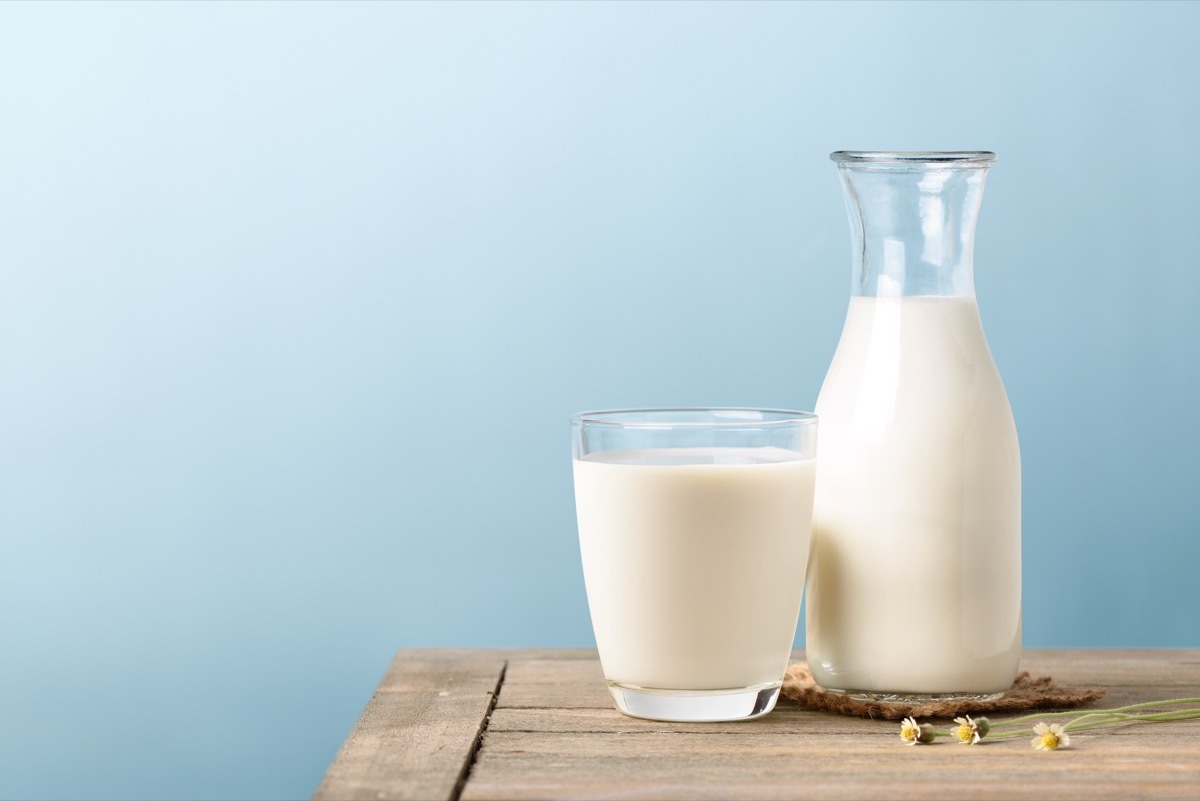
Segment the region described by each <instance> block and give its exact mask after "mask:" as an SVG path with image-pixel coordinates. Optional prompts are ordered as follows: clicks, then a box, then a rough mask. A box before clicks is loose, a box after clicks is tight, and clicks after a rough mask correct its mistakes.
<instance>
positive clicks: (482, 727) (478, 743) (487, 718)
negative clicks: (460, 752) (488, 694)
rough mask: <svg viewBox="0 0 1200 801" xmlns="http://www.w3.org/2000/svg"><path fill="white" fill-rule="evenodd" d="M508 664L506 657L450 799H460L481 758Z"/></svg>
mask: <svg viewBox="0 0 1200 801" xmlns="http://www.w3.org/2000/svg"><path fill="white" fill-rule="evenodd" d="M508 664H509V660H508V659H505V660H504V664H502V665H501V666H500V675H499V676H497V677H496V686H495V687H494V688H493V689H492V700H491V701H490V702H489V703H488V708H487V712H485V713H484V714H483V720H481V721H480V722H479V728H478V729H476V731H475V739H474V740H472V741H471V749H470V750H469V751H468V752H467V758H466V759H464V760H463V766H462V770H461V771H459V774H458V780H457V781H455V782H454V789H453V790H451V791H450V799H449V801H459V799H460V798H462V794H463V790H464V789H466V787H467V782H468V781H469V780H470V778H471V771H472V770H474V768H475V762H476V761H477V760H478V759H479V749H480V747H482V745H483V735H484V734H486V733H487V730H488V725H489V724H490V723H491V722H492V713H493V712H495V711H496V702H497V700H499V698H500V688H501V687H503V686H504V677H505V675H507V674H508Z"/></svg>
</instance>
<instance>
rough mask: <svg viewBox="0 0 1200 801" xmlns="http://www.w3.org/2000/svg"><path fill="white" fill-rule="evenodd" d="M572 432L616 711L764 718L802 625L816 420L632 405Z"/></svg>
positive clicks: (590, 417)
mask: <svg viewBox="0 0 1200 801" xmlns="http://www.w3.org/2000/svg"><path fill="white" fill-rule="evenodd" d="M571 427H572V453H573V457H574V473H575V505H576V511H577V514H578V522H579V548H580V552H581V555H582V557H583V573H584V580H585V583H586V585H587V597H588V606H589V608H590V610H591V615H592V626H593V628H594V630H595V634H596V646H597V648H598V649H599V651H600V662H601V664H602V666H603V668H604V676H605V679H606V680H607V682H608V687H609V691H610V693H611V694H612V697H613V700H614V702H615V703H616V706H617V709H619V710H620V711H622V712H624V713H625V714H627V715H632V716H634V717H640V718H651V719H655V720H674V721H718V720H741V719H746V718H754V717H758V716H760V715H765V714H767V713H768V712H770V711H771V710H772V709H773V708H774V707H775V701H776V699H777V698H778V696H779V687H780V685H781V683H782V681H783V674H784V671H785V670H786V669H787V663H788V657H789V656H790V654H791V648H792V640H793V638H794V636H795V633H796V623H797V620H798V617H799V614H800V599H801V595H802V587H803V584H804V573H805V566H806V564H807V562H808V549H809V535H810V532H811V527H812V510H813V489H814V479H815V476H816V459H815V457H816V444H817V418H816V417H815V416H814V415H812V414H806V413H804V412H793V411H781V410H773V409H643V410H627V411H605V412H585V413H583V414H579V415H576V416H575V417H574V418H572V420H571Z"/></svg>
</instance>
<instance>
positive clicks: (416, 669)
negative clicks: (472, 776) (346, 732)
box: [313, 651, 507, 801]
mask: <svg viewBox="0 0 1200 801" xmlns="http://www.w3.org/2000/svg"><path fill="white" fill-rule="evenodd" d="M506 662H507V660H506V659H505V658H504V657H503V656H501V655H498V654H489V653H487V652H486V651H459V652H446V651H441V652H434V651H428V652H422V651H407V652H406V651H401V652H400V653H399V654H398V655H397V656H396V659H395V660H393V662H392V665H391V667H390V668H389V670H388V672H387V674H386V675H385V676H384V679H383V681H382V682H381V684H380V687H379V689H378V690H377V691H376V693H375V696H374V697H373V698H372V699H371V701H370V703H368V704H367V708H366V709H365V710H364V711H363V714H362V717H361V718H360V719H359V721H358V724H357V725H356V726H355V727H354V730H353V731H352V732H351V733H350V737H349V738H348V739H347V740H346V742H345V744H344V745H343V746H342V749H341V751H340V752H339V753H338V755H337V757H336V758H335V759H334V761H333V765H332V766H331V767H330V768H329V771H328V772H327V773H326V774H325V778H324V779H323V780H322V782H321V785H320V786H319V787H318V788H317V792H316V794H315V795H314V796H313V797H314V798H316V799H380V800H382V799H414V801H429V800H430V799H450V798H453V797H455V796H456V795H457V794H458V792H459V789H460V788H459V784H460V780H462V779H465V771H466V767H467V765H468V761H469V759H470V758H471V756H472V755H473V751H474V748H475V746H476V743H477V740H478V736H479V734H480V732H481V731H482V729H483V725H484V722H485V719H486V717H487V713H488V711H489V709H490V708H491V704H492V698H493V696H494V695H495V692H496V689H497V687H498V686H499V684H500V680H501V677H502V675H503V671H504V666H505V664H506Z"/></svg>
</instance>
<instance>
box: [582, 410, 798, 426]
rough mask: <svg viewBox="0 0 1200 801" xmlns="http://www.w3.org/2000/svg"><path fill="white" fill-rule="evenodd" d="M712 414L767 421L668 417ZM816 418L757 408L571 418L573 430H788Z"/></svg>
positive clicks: (596, 414)
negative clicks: (753, 416)
mask: <svg viewBox="0 0 1200 801" xmlns="http://www.w3.org/2000/svg"><path fill="white" fill-rule="evenodd" d="M704 412H708V413H712V412H735V413H736V412H743V413H755V414H758V415H763V416H768V418H767V419H762V418H761V417H760V418H758V419H748V418H742V419H736V418H735V419H730V420H680V419H672V418H671V415H679V414H681V413H682V414H696V413H704ZM631 415H654V416H658V415H661V417H659V418H658V419H643V420H635V419H629V416H631ZM816 422H817V415H815V414H814V413H812V412H801V411H797V410H795V409H768V408H761V407H756V406H673V407H661V408H641V409H596V410H593V411H587V412H579V413H578V414H573V415H571V425H572V426H613V427H614V428H659V429H661V428H664V427H669V428H715V429H734V428H746V427H754V428H758V427H772V428H774V427H787V426H795V425H812V424H815V423H816Z"/></svg>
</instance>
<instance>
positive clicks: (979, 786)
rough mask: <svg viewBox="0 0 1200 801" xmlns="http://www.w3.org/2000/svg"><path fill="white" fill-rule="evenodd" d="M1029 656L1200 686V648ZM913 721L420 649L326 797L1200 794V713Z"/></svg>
mask: <svg viewBox="0 0 1200 801" xmlns="http://www.w3.org/2000/svg"><path fill="white" fill-rule="evenodd" d="M793 658H794V659H803V658H804V652H803V651H797V652H795V653H794V654H793ZM1021 666H1022V668H1023V669H1026V670H1029V671H1031V672H1032V673H1033V674H1034V675H1035V676H1041V675H1051V676H1053V677H1054V678H1055V680H1056V681H1058V682H1059V683H1062V684H1075V685H1090V686H1103V687H1107V688H1108V696H1107V697H1106V698H1104V699H1103V701H1101V702H1100V703H1099V704H1097V705H1096V706H1097V707H1111V706H1121V705H1124V704H1131V703H1137V702H1139V701H1150V700H1156V699H1165V698H1179V697H1190V696H1200V650H1186V651H1185V650H1162V651H1124V650H1121V651H1117V650H1111V651H1107V650H1106V651H1101V650H1087V651H1084V650H1030V651H1026V653H1025V657H1024V659H1023V660H1022V664H1021ZM898 734H899V726H898V724H896V723H895V722H882V721H871V720H860V719H854V718H846V717H839V716H835V715H828V714H824V713H820V712H809V711H805V710H802V709H800V708H799V707H797V706H795V705H794V704H792V703H791V702H789V701H787V700H786V699H780V702H779V706H778V707H776V709H775V711H774V712H772V713H771V714H770V715H767V716H766V717H764V718H759V719H758V720H753V721H746V722H740V723H703V724H701V723H690V724H681V723H658V722H654V721H646V720H637V719H634V718H629V717H625V716H624V715H622V714H620V713H619V712H617V711H616V710H615V709H613V706H612V702H611V700H610V699H609V696H608V691H607V689H606V688H605V685H604V680H603V677H602V675H601V672H600V663H599V662H598V661H597V658H596V652H595V651H592V650H574V649H563V650H504V651H502V650H405V651H400V652H399V653H398V654H397V655H396V658H395V660H394V661H393V662H392V665H391V667H390V668H389V670H388V672H387V675H385V676H384V678H383V681H382V682H381V683H380V685H379V688H378V690H377V691H376V692H375V695H374V697H373V698H372V699H371V701H370V703H368V704H367V708H366V710H365V711H364V712H363V714H362V718H361V719H360V720H359V722H358V725H357V726H355V728H354V731H353V732H351V734H350V737H349V738H348V739H347V740H346V742H345V744H344V745H343V746H342V749H341V752H340V753H339V754H338V755H337V758H336V759H335V760H334V762H333V765H332V766H331V767H330V768H329V772H328V773H327V774H326V776H325V778H324V780H323V781H322V782H321V785H320V787H319V788H318V789H317V792H316V795H315V798H317V799H352V798H355V799H373V800H374V799H420V800H421V801H425V800H426V799H452V800H457V799H462V801H470V799H504V798H549V799H582V798H654V799H669V798H689V799H691V798H697V799H699V798H718V799H736V798H779V799H783V798H794V799H805V801H813V800H814V799H823V798H843V799H872V798H881V799H888V801H898V800H899V799H922V801H933V800H934V799H971V798H1038V799H1058V798H1072V799H1074V798H1095V799H1107V798H1175V799H1200V721H1198V720H1193V721H1184V722H1176V723H1153V724H1133V725H1128V726H1120V727H1113V728H1105V729H1097V730H1092V731H1081V732H1079V733H1077V734H1075V735H1073V737H1072V742H1071V748H1070V749H1067V750H1062V751H1055V752H1042V751H1036V750H1034V749H1033V748H1031V747H1030V746H1029V741H1028V739H1020V740H1010V741H996V742H991V743H988V742H987V741H985V742H984V743H981V744H980V745H978V746H970V747H964V746H961V745H957V744H952V743H950V742H949V741H948V740H940V741H939V742H938V743H937V744H935V745H930V746H917V747H910V746H906V745H904V744H903V743H902V742H901V741H900V738H899V736H898Z"/></svg>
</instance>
